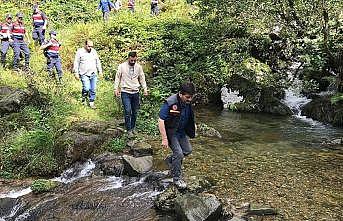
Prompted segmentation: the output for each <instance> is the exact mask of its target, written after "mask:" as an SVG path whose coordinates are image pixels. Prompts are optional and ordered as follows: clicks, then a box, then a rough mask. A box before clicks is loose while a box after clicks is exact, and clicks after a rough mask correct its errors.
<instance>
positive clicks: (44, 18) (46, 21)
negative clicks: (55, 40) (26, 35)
mask: <svg viewBox="0 0 343 221" xmlns="http://www.w3.org/2000/svg"><path fill="white" fill-rule="evenodd" d="M42 17H43V20H44V25H43V27H42V29H44V30H45V29H46V27H47V26H48V17H46V14H45V13H44V12H42Z"/></svg>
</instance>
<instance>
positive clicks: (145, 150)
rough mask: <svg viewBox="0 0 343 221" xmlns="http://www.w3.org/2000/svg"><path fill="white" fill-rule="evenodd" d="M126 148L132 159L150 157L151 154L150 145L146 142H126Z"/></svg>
mask: <svg viewBox="0 0 343 221" xmlns="http://www.w3.org/2000/svg"><path fill="white" fill-rule="evenodd" d="M127 146H129V148H130V154H131V155H133V156H134V157H143V156H151V155H152V154H153V149H152V147H151V145H150V144H148V143H146V142H140V141H136V140H131V141H129V142H127Z"/></svg>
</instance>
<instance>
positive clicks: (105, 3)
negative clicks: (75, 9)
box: [98, 0, 114, 12]
mask: <svg viewBox="0 0 343 221" xmlns="http://www.w3.org/2000/svg"><path fill="white" fill-rule="evenodd" d="M111 8H114V4H113V3H112V2H111V0H100V2H99V6H98V9H101V11H102V12H109V11H111Z"/></svg>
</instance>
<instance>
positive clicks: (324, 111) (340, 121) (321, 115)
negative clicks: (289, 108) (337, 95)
mask: <svg viewBox="0 0 343 221" xmlns="http://www.w3.org/2000/svg"><path fill="white" fill-rule="evenodd" d="M301 114H302V115H305V116H307V117H310V118H312V119H314V120H318V121H320V122H324V123H330V124H333V125H334V126H337V127H343V102H342V101H340V102H337V103H335V104H332V103H331V96H322V97H317V98H314V99H313V100H312V101H311V102H309V103H308V104H306V105H305V106H304V107H303V108H302V112H301Z"/></svg>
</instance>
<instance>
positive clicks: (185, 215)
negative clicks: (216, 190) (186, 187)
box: [175, 193, 222, 221]
mask: <svg viewBox="0 0 343 221" xmlns="http://www.w3.org/2000/svg"><path fill="white" fill-rule="evenodd" d="M175 211H176V214H177V215H178V217H179V218H180V219H181V220H185V221H205V220H206V221H211V220H219V219H220V217H221V212H222V204H221V203H220V202H219V200H218V199H217V197H216V196H214V195H211V194H206V195H194V194H189V193H187V194H184V195H182V196H179V197H177V198H176V199H175Z"/></svg>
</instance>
